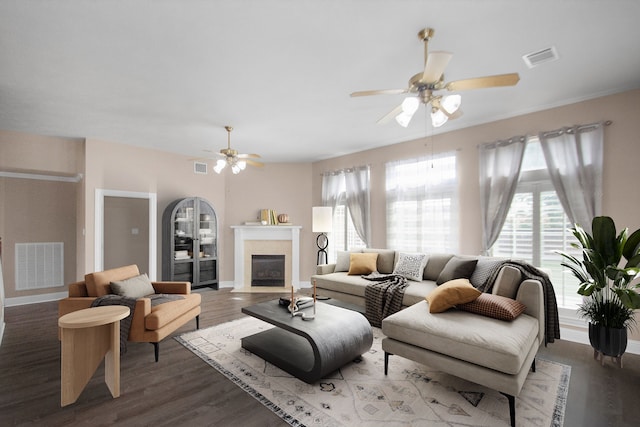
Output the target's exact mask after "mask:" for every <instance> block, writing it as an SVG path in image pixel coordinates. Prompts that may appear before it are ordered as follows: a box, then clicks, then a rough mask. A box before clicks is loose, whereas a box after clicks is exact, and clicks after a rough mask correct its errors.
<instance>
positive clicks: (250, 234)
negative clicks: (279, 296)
mask: <svg viewBox="0 0 640 427" xmlns="http://www.w3.org/2000/svg"><path fill="white" fill-rule="evenodd" d="M231 228H232V229H233V232H234V260H233V264H234V278H233V287H234V291H236V292H270V291H273V292H283V291H286V290H290V289H291V286H293V287H294V288H296V289H298V288H299V287H300V229H301V228H302V227H301V226H297V225H232V226H231ZM252 255H284V256H285V272H284V273H285V281H284V288H283V287H282V286H251V257H252Z"/></svg>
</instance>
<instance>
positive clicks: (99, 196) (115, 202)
mask: <svg viewBox="0 0 640 427" xmlns="http://www.w3.org/2000/svg"><path fill="white" fill-rule="evenodd" d="M145 208H146V214H145ZM156 211H157V202H156V193H139V192H131V191H117V190H104V189H96V200H95V259H94V268H95V270H94V271H103V270H105V269H107V268H112V267H114V266H115V267H119V266H122V265H127V264H134V263H135V264H137V265H138V268H139V269H140V272H146V273H147V274H148V276H149V278H150V279H151V280H156V253H157V252H156V241H157V230H156V218H157V216H156ZM107 215H108V216H109V217H108V218H107ZM130 216H134V217H137V218H129V219H126V217H130ZM126 224H128V225H126ZM136 224H140V225H136ZM114 228H115V229H117V231H116V235H115V236H112V235H111V234H112V233H113V232H114V231H113V230H114ZM143 228H144V230H143ZM136 229H137V230H136ZM105 231H107V232H108V233H109V234H110V235H109V236H108V237H107V238H106V239H105ZM136 233H137V234H136ZM118 236H119V237H118ZM143 236H144V237H146V241H147V243H146V245H145V244H144V243H143V242H141V240H143ZM119 239H120V240H121V241H129V242H130V243H132V244H134V241H135V245H138V246H137V247H139V248H144V249H138V251H139V253H138V254H136V255H135V257H134V255H131V258H129V257H127V258H122V257H121V256H120V255H118V254H115V253H114V251H117V250H118V249H117V247H121V246H122V243H121V242H119V241H118V240H119ZM130 249H131V248H126V251H128V252H130ZM107 251H108V252H109V255H107ZM123 262H124V264H122V263H123ZM113 263H116V264H117V265H111V264H113Z"/></svg>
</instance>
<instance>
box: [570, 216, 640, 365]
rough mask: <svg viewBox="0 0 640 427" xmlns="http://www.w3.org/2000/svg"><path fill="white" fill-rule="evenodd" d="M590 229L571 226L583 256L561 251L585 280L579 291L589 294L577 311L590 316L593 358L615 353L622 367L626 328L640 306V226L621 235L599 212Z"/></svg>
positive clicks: (576, 272)
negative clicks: (637, 279) (639, 292)
mask: <svg viewBox="0 0 640 427" xmlns="http://www.w3.org/2000/svg"><path fill="white" fill-rule="evenodd" d="M591 231H592V233H591V234H589V233H587V232H586V231H585V230H584V229H583V228H582V227H581V226H580V225H578V224H575V225H574V227H573V228H571V232H572V233H573V235H574V236H575V237H576V239H578V243H574V244H572V246H573V247H574V248H576V249H580V250H581V251H582V259H580V258H578V257H575V256H572V255H570V254H568V253H565V252H558V253H559V254H560V255H562V257H563V258H564V262H562V265H563V266H565V267H567V268H569V269H570V270H571V272H572V273H573V275H574V276H575V277H576V278H577V279H578V280H579V281H580V285H579V287H578V294H580V295H582V296H583V297H584V298H583V302H582V304H581V305H580V306H579V307H578V314H579V315H580V316H581V317H584V318H586V319H588V320H589V341H590V342H591V346H592V347H593V348H594V357H595V358H596V359H597V358H598V357H601V356H603V355H606V356H612V357H613V358H616V359H618V360H619V363H620V366H622V359H621V356H622V354H624V352H625V350H626V348H627V329H628V328H629V327H630V326H632V325H633V324H634V322H635V319H634V310H636V309H638V308H640V295H639V294H638V293H637V292H636V291H635V289H637V288H640V284H638V283H635V282H634V280H635V279H636V278H638V277H639V276H640V230H636V231H634V232H633V233H632V234H631V235H629V230H628V229H627V228H625V229H624V230H622V231H621V232H620V233H619V234H616V226H615V223H614V221H613V219H611V218H610V217H608V216H598V217H595V218H594V219H593V221H592V223H591ZM623 258H624V260H623ZM621 261H623V263H622V264H621ZM602 359H603V363H604V357H602Z"/></svg>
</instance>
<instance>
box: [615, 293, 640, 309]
mask: <svg viewBox="0 0 640 427" xmlns="http://www.w3.org/2000/svg"><path fill="white" fill-rule="evenodd" d="M613 291H614V292H615V293H616V295H617V296H618V298H620V301H621V302H622V304H624V306H625V307H627V308H630V309H632V310H636V309H638V308H640V295H639V294H638V293H637V292H636V291H634V290H633V289H614V290H613Z"/></svg>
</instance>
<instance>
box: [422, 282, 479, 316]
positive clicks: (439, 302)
mask: <svg viewBox="0 0 640 427" xmlns="http://www.w3.org/2000/svg"><path fill="white" fill-rule="evenodd" d="M481 293H482V292H480V291H479V290H477V289H476V288H474V287H473V286H471V283H469V280H468V279H456V280H450V281H448V282H446V283H443V284H442V285H440V286H438V287H437V288H436V289H434V290H433V291H432V292H431V293H430V294H429V295H427V296H426V297H425V299H426V300H427V302H428V303H429V313H442V312H443V311H446V310H448V309H450V308H451V307H453V306H456V305H458V304H464V303H467V302H471V301H473V300H475V299H476V298H478V296H480V294H481Z"/></svg>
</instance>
